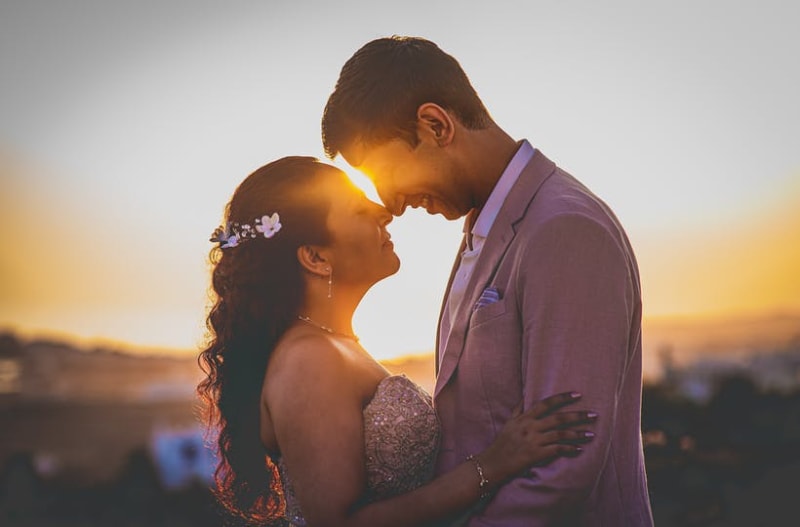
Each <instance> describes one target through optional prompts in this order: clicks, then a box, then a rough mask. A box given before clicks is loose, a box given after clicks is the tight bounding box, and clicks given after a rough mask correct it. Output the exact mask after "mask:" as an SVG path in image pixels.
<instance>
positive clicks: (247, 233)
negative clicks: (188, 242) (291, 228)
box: [208, 212, 283, 249]
mask: <svg viewBox="0 0 800 527" xmlns="http://www.w3.org/2000/svg"><path fill="white" fill-rule="evenodd" d="M281 227H283V226H282V225H281V218H280V216H278V213H277V212H275V213H273V214H272V215H271V216H268V215H264V216H261V217H260V218H256V219H255V220H253V225H250V224H249V223H238V222H230V221H228V222H225V226H224V227H222V226H219V227H217V228H216V229H214V233H213V234H212V235H211V238H209V240H208V241H210V242H214V243H219V248H220V249H230V248H231V247H236V246H237V245H239V244H241V243H242V242H246V241H248V240H252V239H253V238H255V237H257V236H258V234H256V233H257V232H260V233H261V235H262V236H264V238H272V237H273V236H275V234H276V233H277V232H278V231H280V230H281Z"/></svg>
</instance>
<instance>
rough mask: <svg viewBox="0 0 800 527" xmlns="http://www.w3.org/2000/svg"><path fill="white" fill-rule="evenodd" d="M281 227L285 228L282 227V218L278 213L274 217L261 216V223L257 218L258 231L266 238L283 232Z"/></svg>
mask: <svg viewBox="0 0 800 527" xmlns="http://www.w3.org/2000/svg"><path fill="white" fill-rule="evenodd" d="M259 223H260V224H259ZM281 227H283V225H281V217H280V216H278V213H277V212H276V213H274V214H273V215H272V216H261V220H260V221H259V219H258V218H256V230H257V231H258V232H260V233H261V234H263V235H264V238H272V237H273V236H275V233H276V232H278V231H279V230H281Z"/></svg>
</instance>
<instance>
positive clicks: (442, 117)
mask: <svg viewBox="0 0 800 527" xmlns="http://www.w3.org/2000/svg"><path fill="white" fill-rule="evenodd" d="M455 132H456V127H455V123H454V122H453V119H452V118H451V117H450V114H449V113H447V110H445V109H444V108H442V107H441V106H439V105H438V104H436V103H432V102H426V103H424V104H421V105H420V106H419V108H417V134H418V136H419V138H420V140H422V141H426V140H427V141H431V142H433V143H435V144H437V145H439V146H447V145H449V144H450V143H452V142H453V137H454V136H455Z"/></svg>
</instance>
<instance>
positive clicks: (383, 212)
mask: <svg viewBox="0 0 800 527" xmlns="http://www.w3.org/2000/svg"><path fill="white" fill-rule="evenodd" d="M375 207H377V217H378V221H379V222H380V224H381V226H382V227H384V226H386V225H388V224H389V223H391V222H392V220H393V219H394V216H392V213H391V212H389V209H387V208H386V207H384V206H383V205H378V204H377V203H376V204H375Z"/></svg>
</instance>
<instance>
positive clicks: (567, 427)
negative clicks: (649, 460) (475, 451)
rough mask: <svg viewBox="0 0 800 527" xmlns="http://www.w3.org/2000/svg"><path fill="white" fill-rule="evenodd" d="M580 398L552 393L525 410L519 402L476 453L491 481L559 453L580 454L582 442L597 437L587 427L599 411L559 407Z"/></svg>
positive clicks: (510, 474) (575, 394)
mask: <svg viewBox="0 0 800 527" xmlns="http://www.w3.org/2000/svg"><path fill="white" fill-rule="evenodd" d="M580 397H581V395H580V394H579V393H576V392H569V393H560V394H558V395H553V396H550V397H548V398H546V399H543V400H541V401H539V402H538V403H536V405H534V406H533V408H531V409H530V410H528V411H527V412H525V413H522V403H520V405H519V406H518V407H517V408H516V409H515V411H514V413H513V414H512V416H511V419H509V420H508V422H507V423H506V424H505V426H504V427H503V429H502V430H501V431H500V434H498V436H497V438H496V439H495V440H494V442H493V443H492V444H491V445H489V447H488V448H487V449H486V450H484V451H483V452H482V453H480V454H479V455H478V456H476V458H477V459H478V462H479V463H480V464H481V466H482V468H483V470H484V472H485V473H486V479H488V480H489V482H490V484H491V485H493V486H495V485H499V484H500V483H501V482H503V481H504V480H506V479H508V478H510V477H512V476H514V475H516V474H517V473H519V472H520V471H522V470H524V469H527V468H529V467H531V466H533V465H541V464H546V463H547V462H549V461H551V460H553V459H555V458H557V457H560V456H576V455H578V454H579V453H580V452H581V447H580V445H581V444H584V443H587V442H589V441H591V440H592V438H593V437H594V433H592V432H591V431H589V430H586V429H585V428H586V425H589V424H591V423H593V422H594V421H595V419H596V418H597V414H596V413H595V412H591V411H569V412H567V411H565V412H557V411H556V410H558V409H560V408H563V407H565V406H568V405H570V404H574V403H575V402H577V401H578V400H580Z"/></svg>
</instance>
